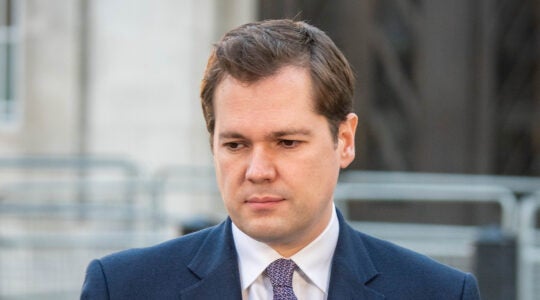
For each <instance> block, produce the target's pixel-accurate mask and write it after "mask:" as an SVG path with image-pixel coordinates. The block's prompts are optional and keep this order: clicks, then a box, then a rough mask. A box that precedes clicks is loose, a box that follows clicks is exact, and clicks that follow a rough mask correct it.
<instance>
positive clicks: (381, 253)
mask: <svg viewBox="0 0 540 300" xmlns="http://www.w3.org/2000/svg"><path fill="white" fill-rule="evenodd" d="M356 235H357V237H358V238H359V239H362V241H363V244H364V246H365V247H366V250H367V252H368V253H369V256H370V257H371V259H372V262H373V264H374V266H375V268H376V269H377V270H378V273H379V274H378V276H377V277H376V278H375V279H374V280H373V281H372V282H371V286H372V287H378V288H379V289H386V290H388V289H389V287H391V286H392V288H391V290H394V291H398V293H399V295H400V297H402V298H403V299H418V298H417V297H419V296H422V297H428V296H429V297H435V298H436V299H479V295H478V285H477V282H476V279H475V278H474V276H472V275H471V274H469V273H465V272H463V271H461V270H458V269H456V268H453V267H450V266H447V265H444V264H442V263H440V262H438V261H436V260H434V259H432V258H430V257H428V256H426V255H423V254H420V253H417V252H414V251H412V250H410V249H406V248H403V247H401V246H398V245H396V244H394V243H391V242H388V241H384V240H381V239H378V238H375V237H372V236H369V235H366V234H364V233H360V232H356ZM435 298H433V299H435Z"/></svg>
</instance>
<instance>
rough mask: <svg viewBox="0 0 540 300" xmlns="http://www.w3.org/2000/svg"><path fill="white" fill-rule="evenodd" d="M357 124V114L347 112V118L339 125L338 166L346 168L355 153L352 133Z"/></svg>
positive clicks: (354, 131) (353, 133)
mask: <svg viewBox="0 0 540 300" xmlns="http://www.w3.org/2000/svg"><path fill="white" fill-rule="evenodd" d="M357 125H358V116H357V115H356V114H354V113H349V114H348V115H347V119H346V120H345V121H343V122H341V124H340V125H339V131H338V151H339V153H338V154H339V159H340V167H341V168H342V169H343V168H346V167H347V166H348V165H349V164H350V163H351V162H352V161H353V160H354V155H355V149H354V135H355V133H356V126H357Z"/></svg>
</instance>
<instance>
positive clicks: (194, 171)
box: [152, 165, 226, 231]
mask: <svg viewBox="0 0 540 300" xmlns="http://www.w3.org/2000/svg"><path fill="white" fill-rule="evenodd" d="M152 178H153V182H154V192H153V199H154V203H155V206H156V210H157V211H163V212H164V216H163V217H162V219H164V220H168V221H167V222H168V223H176V224H177V225H178V227H179V230H180V231H183V229H182V228H181V227H184V226H188V227H192V226H191V225H187V224H188V223H192V224H195V223H198V224H201V226H205V224H211V223H213V222H215V220H222V219H224V218H225V216H226V213H225V209H224V207H223V204H222V201H221V196H220V194H219V190H218V188H217V184H216V179H215V173H214V168H213V167H212V166H187V165H184V166H169V167H166V168H162V169H161V170H159V171H158V172H156V173H155V174H154V176H153V177H152ZM190 231H191V229H190Z"/></svg>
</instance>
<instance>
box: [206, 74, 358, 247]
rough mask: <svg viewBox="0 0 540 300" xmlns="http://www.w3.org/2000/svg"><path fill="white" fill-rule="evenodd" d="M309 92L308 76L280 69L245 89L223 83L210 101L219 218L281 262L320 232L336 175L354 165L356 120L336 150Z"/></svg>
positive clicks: (345, 128)
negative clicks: (225, 216) (223, 212)
mask: <svg viewBox="0 0 540 300" xmlns="http://www.w3.org/2000/svg"><path fill="white" fill-rule="evenodd" d="M311 84H312V82H311V78H310V74H309V71H308V70H306V69H303V68H298V67H292V66H288V67H283V68H282V69H281V70H280V71H279V72H278V73H277V74H276V75H273V76H271V77H268V78H265V79H262V80H260V81H258V82H255V83H252V84H246V83H242V82H239V81H237V80H235V79H234V78H232V77H230V76H228V77H226V78H225V79H224V80H223V81H222V82H221V83H220V84H219V86H218V87H217V89H216V93H215V95H214V111H215V117H216V122H215V131H214V136H213V152H214V163H215V167H216V175H217V181H218V185H219V188H220V191H221V194H222V197H223V201H224V203H225V206H226V208H227V211H228V213H229V215H230V217H231V219H232V221H233V222H234V224H236V226H238V228H240V230H242V231H243V232H244V233H246V234H248V235H249V236H251V237H253V238H255V239H256V240H259V241H261V242H264V243H266V244H268V245H270V246H271V247H273V248H274V249H275V250H276V251H278V252H279V253H281V254H282V255H285V256H290V255H292V254H294V253H296V252H297V251H299V250H300V249H302V248H303V247H304V246H306V245H307V244H308V243H309V242H311V241H312V240H313V239H315V238H316V237H317V236H318V235H319V234H320V233H321V232H322V231H323V230H324V228H325V227H326V225H327V224H328V221H329V219H330V217H331V214H332V201H333V192H334V188H335V186H336V183H337V178H338V174H339V169H340V168H342V167H346V166H347V165H348V164H349V163H350V162H351V161H352V160H353V158H354V131H355V128H356V123H357V117H356V115H354V114H350V115H349V116H348V119H347V120H346V121H344V122H343V123H342V124H341V125H340V127H339V134H338V139H337V143H336V142H335V140H334V138H333V137H332V136H331V133H330V129H329V124H328V122H327V120H326V118H325V117H324V116H322V115H319V114H317V113H316V112H315V110H314V100H313V94H312V90H313V89H312V86H311Z"/></svg>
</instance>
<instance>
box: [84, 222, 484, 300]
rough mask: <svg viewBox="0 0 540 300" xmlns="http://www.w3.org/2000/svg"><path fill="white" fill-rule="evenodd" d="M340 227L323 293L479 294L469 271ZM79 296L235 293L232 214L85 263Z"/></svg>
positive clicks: (341, 297)
mask: <svg viewBox="0 0 540 300" xmlns="http://www.w3.org/2000/svg"><path fill="white" fill-rule="evenodd" d="M338 219H339V225H340V231H339V238H338V243H337V246H336V250H335V253H334V257H333V262H332V271H331V276H330V288H329V291H328V299H338V300H346V299H362V300H364V299H365V300H368V299H369V300H371V299H411V300H420V299H430V300H431V299H436V300H457V299H467V300H474V299H480V297H479V294H478V287H477V283H476V280H475V278H474V277H473V276H472V275H470V274H466V273H463V272H461V271H458V270H455V269H453V268H450V267H447V266H444V265H442V264H440V263H437V262H435V261H434V260H431V259H429V258H427V257H425V256H423V255H420V254H417V253H415V252H412V251H409V250H406V249H404V248H401V247H399V246H396V245H394V244H391V243H389V242H386V241H382V240H379V239H376V238H373V237H370V236H368V235H365V234H363V233H360V232H358V231H356V230H354V229H352V228H351V227H350V226H349V225H347V224H346V222H345V221H344V219H343V217H342V216H341V214H339V213H338ZM81 299H92V300H98V299H99V300H101V299H113V300H114V299H130V300H135V299H160V300H162V299H196V300H201V299H213V300H214V299H220V300H221V299H241V290H240V276H239V271H238V263H237V254H236V250H235V246H234V241H233V236H232V232H231V221H230V219H227V220H226V221H224V222H223V223H221V224H220V225H217V226H215V227H212V228H209V229H205V230H202V231H199V232H196V233H193V234H190V235H186V236H183V237H180V238H177V239H174V240H171V241H168V242H165V243H162V244H160V245H157V246H153V247H149V248H143V249H131V250H126V251H122V252H119V253H116V254H112V255H109V256H106V257H104V258H102V259H99V260H94V261H92V262H91V263H90V265H89V266H88V269H87V273H86V279H85V282H84V285H83V289H82V294H81Z"/></svg>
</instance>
